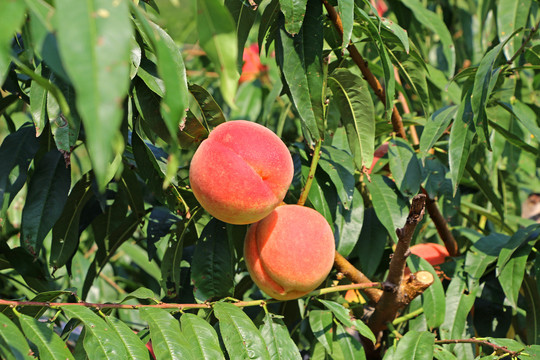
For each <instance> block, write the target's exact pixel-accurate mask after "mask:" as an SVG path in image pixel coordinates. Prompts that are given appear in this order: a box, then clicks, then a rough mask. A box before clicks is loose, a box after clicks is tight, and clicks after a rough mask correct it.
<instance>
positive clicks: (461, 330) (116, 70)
mask: <svg viewBox="0 0 540 360" xmlns="http://www.w3.org/2000/svg"><path fill="white" fill-rule="evenodd" d="M325 2H326V1H325ZM372 4H377V5H383V4H384V2H383V1H373V3H371V2H370V1H368V0H356V1H353V0H338V1H333V2H331V3H330V4H328V3H326V4H323V2H320V1H319V0H303V1H291V0H264V1H260V0H255V1H247V0H246V1H243V0H225V3H224V4H223V2H222V1H220V0H192V1H172V0H171V1H170V2H168V1H165V0H163V1H157V4H156V3H155V2H154V1H153V0H148V1H145V2H139V1H135V0H134V1H130V0H115V1H108V0H86V1H69V0H55V1H51V0H24V1H23V0H2V1H0V84H2V86H1V88H0V95H1V96H0V200H1V202H0V205H1V206H0V299H3V300H16V301H25V300H31V301H34V302H42V303H43V304H42V306H22V305H24V304H19V305H20V306H11V307H10V306H8V305H0V323H1V326H0V358H2V359H4V358H5V359H26V358H32V357H34V356H38V357H39V358H40V359H66V358H75V359H86V358H88V359H102V358H113V359H127V358H134V359H144V358H148V357H149V356H150V354H149V352H148V350H147V348H146V347H145V344H146V343H147V342H148V340H149V339H151V340H152V345H153V351H154V353H155V356H156V357H157V358H158V359H190V358H192V359H220V358H230V359H237V358H239V359H244V358H261V359H300V358H302V356H309V357H310V358H313V359H326V358H328V359H330V358H331V359H362V358H365V356H366V355H365V351H364V347H366V343H367V342H370V341H371V340H369V339H372V340H375V338H374V336H373V334H372V332H371V330H370V329H369V328H368V326H366V324H365V323H364V322H363V321H362V320H360V319H361V317H362V315H363V311H364V308H365V304H363V303H362V302H355V301H351V300H350V299H349V300H346V299H345V298H344V295H345V293H344V292H331V293H328V294H325V295H320V296H308V297H304V298H301V299H299V300H292V301H287V302H270V303H268V304H265V306H249V305H261V302H252V303H249V301H254V300H260V299H266V297H265V295H264V294H263V293H262V292H260V290H258V289H257V287H256V286H254V284H253V282H252V281H251V279H250V277H249V274H248V273H247V271H246V267H245V263H244V261H243V258H242V256H243V255H242V246H243V239H244V234H245V232H246V229H247V226H239V225H234V226H233V225H229V224H224V223H221V222H219V221H217V220H215V219H212V218H211V217H210V216H209V215H208V214H207V213H205V211H204V209H202V208H201V207H200V206H199V204H198V203H197V201H196V199H195V198H194V196H193V194H192V192H191V190H190V188H189V181H188V171H189V163H190V159H191V156H192V155H193V153H194V151H195V149H196V148H197V145H198V144H199V143H200V142H201V141H203V140H204V138H205V137H206V136H207V135H208V133H209V132H210V131H211V130H212V129H213V128H214V127H215V126H217V125H219V124H220V123H222V122H224V121H228V120H235V119H246V120H250V121H255V122H258V123H261V124H263V125H265V126H267V127H268V128H270V129H272V130H273V131H274V132H276V133H277V134H278V136H280V137H281V138H282V139H283V141H284V142H285V143H286V144H287V146H289V149H290V150H291V154H292V156H293V160H294V164H295V176H294V179H293V183H292V185H291V188H290V191H289V193H288V194H287V197H286V198H285V202H286V203H296V202H297V200H298V198H299V197H300V196H301V192H302V188H303V186H304V184H305V183H306V180H307V178H308V173H309V170H310V166H311V164H312V155H313V154H312V152H313V149H314V146H315V144H316V143H318V142H319V141H322V147H321V158H320V160H319V161H318V166H317V170H316V172H315V177H314V180H313V183H312V185H311V189H310V191H309V193H308V197H307V202H306V206H309V207H312V208H314V209H316V210H317V211H319V212H320V213H321V214H322V215H323V216H324V217H325V218H326V219H327V220H328V222H329V223H330V224H331V225H332V227H333V229H334V234H335V240H336V249H337V250H338V251H339V253H341V254H342V255H343V256H345V257H347V258H348V259H349V261H350V262H351V263H353V264H354V265H355V266H356V267H357V268H358V269H360V270H361V271H362V272H363V273H364V274H365V275H367V276H368V277H369V278H370V279H371V280H372V281H384V279H385V275H386V272H387V270H388V263H389V259H390V256H391V254H392V249H393V247H392V246H393V244H394V243H395V241H397V236H396V232H395V230H396V229H397V228H400V227H402V226H403V225H404V222H405V219H406V216H407V214H408V206H409V203H410V200H411V198H412V197H413V196H414V195H416V194H418V193H420V192H422V191H425V193H426V194H428V196H429V197H430V198H432V199H436V205H437V206H438V208H439V209H440V211H441V213H442V214H443V217H444V220H445V221H446V225H447V226H448V228H449V229H450V230H451V232H452V234H453V236H454V237H455V239H456V242H457V246H458V248H459V254H458V255H457V256H455V257H452V258H451V259H449V260H448V261H447V262H445V263H444V264H442V265H441V266H440V269H438V270H439V272H444V276H442V278H441V280H439V277H436V279H435V283H434V284H433V285H432V286H431V287H429V288H428V289H427V290H426V291H425V292H424V293H423V295H422V296H421V297H418V298H416V299H415V300H414V301H412V303H411V304H410V305H409V306H408V307H407V308H406V309H404V311H403V312H402V313H401V314H400V315H401V316H404V317H401V318H399V319H398V320H397V321H395V322H394V325H390V327H391V330H393V331H386V332H385V333H384V336H383V337H382V338H381V341H380V345H381V348H380V350H382V351H381V356H384V358H385V359H398V358H399V359H412V358H416V359H424V358H425V359H431V358H432V357H436V358H437V359H456V358H457V359H473V358H475V357H478V358H483V359H484V358H486V359H497V358H499V357H500V356H501V355H504V354H503V353H501V352H500V351H499V352H494V351H493V348H492V347H489V346H480V345H478V344H471V343H463V342H462V343H459V344H442V342H441V341H440V340H448V339H470V338H472V337H480V338H484V340H485V341H488V342H490V343H492V344H495V345H499V346H506V347H508V349H509V350H511V351H516V352H519V354H520V355H519V357H520V358H523V359H529V358H531V359H533V358H539V357H540V292H539V289H540V274H539V273H540V254H539V252H538V250H539V249H540V247H539V243H538V239H539V238H540V224H537V223H536V222H535V221H534V220H531V219H528V218H527V217H530V216H529V215H534V213H533V214H529V215H527V216H522V215H525V214H524V213H522V212H523V211H525V210H522V204H525V205H527V204H529V205H531V206H532V205H533V204H532V200H530V201H529V203H527V197H528V196H529V194H531V193H537V192H540V178H539V175H540V174H539V170H538V169H539V166H538V165H539V152H540V148H539V142H540V126H539V121H538V117H539V114H540V98H539V94H538V91H537V89H538V87H539V84H540V72H539V71H538V69H540V38H539V36H538V34H537V33H536V30H538V21H539V19H540V12H539V3H538V1H536V0H519V1H518V0H468V1H466V0H438V1H428V0H388V1H387V5H388V10H387V11H386V12H385V13H384V15H383V14H382V11H381V14H379V13H378V12H377V9H376V8H375V7H374V6H373V5H372ZM324 5H328V6H330V7H332V6H333V7H335V9H336V10H337V12H338V14H339V15H340V17H341V23H342V27H343V36H341V34H340V33H339V32H338V31H337V30H336V28H335V27H334V25H333V22H332V20H331V19H330V17H329V16H328V14H327V11H328V8H327V7H326V6H324ZM381 16H382V17H381ZM349 41H351V42H352V43H353V44H354V46H355V47H356V48H357V49H358V51H359V53H360V54H361V55H362V56H363V58H364V60H365V62H366V64H367V69H368V70H367V71H369V72H370V73H372V74H373V75H375V78H377V79H379V81H380V83H381V84H382V85H383V87H384V89H385V92H384V95H383V96H379V95H380V94H378V93H376V91H375V90H374V89H373V87H372V86H370V84H368V82H367V81H366V79H365V75H366V74H365V73H364V74H363V73H361V71H360V70H359V67H358V64H357V63H355V62H354V61H353V59H352V58H351V56H350V52H349V50H350V48H349V50H347V45H348V44H349ZM254 44H258V46H259V48H260V57H261V62H262V64H259V63H258V61H259V60H258V59H259V56H258V52H257V50H254V49H255V47H254V46H253V45H254ZM243 59H246V61H245V63H246V65H245V66H244V61H243ZM248 64H250V66H251V69H249V68H248V66H247V65H248ZM254 69H255V70H254ZM240 75H242V78H241V77H240ZM239 80H240V81H239ZM379 97H382V99H380V98H379ZM381 100H382V101H381ZM394 105H395V106H396V109H397V112H398V113H399V114H401V115H402V122H403V124H404V126H405V131H406V133H407V137H408V139H403V138H400V137H399V136H397V135H396V133H395V132H394V131H396V129H395V128H394V127H393V126H392V123H391V121H390V120H391V117H392V107H393V106H394ZM415 134H418V137H416V136H415ZM384 144H387V145H388V151H387V152H385V151H379V152H378V153H376V152H375V150H376V149H381V150H384V149H385V145H384ZM374 159H376V160H378V161H377V162H376V163H375V164H374V165H372V163H373V160H374ZM223 186H227V184H223ZM533 200H534V199H533ZM538 201H540V199H539V200H538ZM537 211H538V210H537ZM301 225H302V224H299V226H301ZM422 242H435V243H442V240H441V238H440V236H439V233H438V231H437V229H436V227H435V224H434V222H433V219H432V218H431V217H430V216H429V215H428V214H427V213H426V215H425V216H424V219H423V220H422V222H421V223H420V224H419V226H418V227H417V229H416V232H415V235H414V238H413V243H422ZM408 266H409V267H410V268H411V269H413V270H415V269H426V270H428V271H431V272H434V269H433V267H432V266H431V265H429V264H428V263H427V262H426V261H420V260H419V258H418V257H415V256H411V257H410V258H409V259H408ZM338 279H339V277H338V276H337V271H336V270H334V271H333V272H331V273H330V275H329V277H328V279H327V281H326V283H325V284H323V285H322V287H330V286H332V285H335V284H338V282H339V283H340V284H347V283H349V281H348V280H347V279H342V280H338ZM234 299H237V300H241V301H246V302H248V303H246V306H245V307H238V306H234V305H232V304H233V303H234V302H235V300H234ZM221 300H223V301H221ZM78 301H85V302H89V303H96V304H98V305H97V306H89V307H85V306H78V305H58V306H57V305H53V306H51V305H50V304H48V303H50V302H62V303H76V302H78ZM105 303H115V304H116V303H121V304H123V305H130V306H131V305H133V308H128V306H125V308H120V307H121V306H119V307H118V309H114V308H112V307H107V306H103V307H100V306H99V304H105ZM167 303H175V304H191V305H190V306H188V307H187V308H186V309H184V310H183V311H182V312H180V311H178V307H177V308H176V309H174V308H172V309H171V308H169V309H167V307H166V306H165V305H166V304H167ZM148 304H161V305H163V306H161V305H160V306H158V307H144V308H140V309H137V305H148ZM96 307H97V309H96ZM160 307H161V308H160ZM349 310H350V311H349ZM410 313H413V314H414V315H416V316H412V315H411V316H410V317H407V316H406V315H407V314H410ZM351 316H352V317H351ZM133 330H135V332H134V331H133ZM358 333H360V334H361V335H362V336H363V337H362V341H363V344H362V343H361V342H360V341H359V339H360V337H359V336H358ZM66 344H67V348H66ZM68 349H69V350H68ZM506 355H508V354H506Z"/></svg>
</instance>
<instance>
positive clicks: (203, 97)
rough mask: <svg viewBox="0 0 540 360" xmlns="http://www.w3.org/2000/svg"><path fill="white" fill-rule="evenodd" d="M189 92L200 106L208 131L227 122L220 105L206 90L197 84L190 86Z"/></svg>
mask: <svg viewBox="0 0 540 360" xmlns="http://www.w3.org/2000/svg"><path fill="white" fill-rule="evenodd" d="M189 92H190V93H191V95H193V97H194V98H195V100H196V101H197V105H199V109H200V110H201V114H202V116H203V119H204V122H205V123H206V128H207V129H208V131H211V130H212V129H213V128H215V127H216V126H218V125H219V124H221V123H224V122H225V121H226V119H225V116H224V115H223V111H222V110H221V108H220V107H219V105H218V103H217V102H216V100H214V98H213V97H212V95H210V93H209V92H208V91H206V89H205V88H203V87H202V86H199V85H196V84H190V85H189Z"/></svg>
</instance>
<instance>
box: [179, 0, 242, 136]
mask: <svg viewBox="0 0 540 360" xmlns="http://www.w3.org/2000/svg"><path fill="white" fill-rule="evenodd" d="M235 1H236V0H235ZM239 2H240V1H239ZM189 92H190V93H191V95H193V97H194V98H195V100H196V101H197V104H198V105H199V109H200V110H201V114H202V116H203V119H204V122H205V123H206V128H207V129H208V131H209V132H210V131H211V130H212V129H213V128H214V127H216V126H218V125H219V124H221V123H224V122H225V121H226V119H225V116H224V115H223V111H222V110H221V108H220V107H219V105H218V103H217V102H216V100H214V98H213V97H212V95H210V93H209V92H208V91H206V89H205V88H203V87H202V86H199V85H196V84H190V85H189Z"/></svg>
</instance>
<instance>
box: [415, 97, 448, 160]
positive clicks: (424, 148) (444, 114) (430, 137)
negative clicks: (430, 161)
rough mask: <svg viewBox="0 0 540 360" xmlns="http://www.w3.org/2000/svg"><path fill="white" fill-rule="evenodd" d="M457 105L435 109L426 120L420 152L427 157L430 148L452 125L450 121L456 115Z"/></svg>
mask: <svg viewBox="0 0 540 360" xmlns="http://www.w3.org/2000/svg"><path fill="white" fill-rule="evenodd" d="M456 111H457V106H456V105H452V106H446V107H443V108H442V109H439V110H437V111H435V112H434V113H433V114H431V116H430V117H429V119H428V120H427V122H426V126H424V130H423V131H422V137H421V138H420V154H421V155H422V156H423V157H424V158H425V157H426V156H428V154H429V153H428V152H429V150H431V148H432V147H433V146H434V145H435V143H436V142H437V141H438V140H439V139H440V137H441V136H442V134H443V133H444V131H445V130H446V129H447V128H448V125H450V121H452V119H453V118H454V116H455V115H456Z"/></svg>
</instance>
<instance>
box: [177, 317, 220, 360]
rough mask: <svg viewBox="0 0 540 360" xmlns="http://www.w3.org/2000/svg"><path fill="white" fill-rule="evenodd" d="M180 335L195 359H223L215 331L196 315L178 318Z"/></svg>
mask: <svg viewBox="0 0 540 360" xmlns="http://www.w3.org/2000/svg"><path fill="white" fill-rule="evenodd" d="M180 323H181V324H182V334H184V336H185V338H186V342H187V343H188V344H189V347H190V349H191V353H192V354H193V357H194V358H195V359H205V360H214V359H216V360H218V359H225V357H224V356H223V353H222V352H221V348H220V346H219V339H218V335H217V333H216V330H215V329H214V328H213V327H212V326H211V325H210V324H209V323H208V322H206V321H204V320H203V319H201V318H200V317H198V316H197V315H193V314H189V313H186V314H184V315H182V316H181V317H180Z"/></svg>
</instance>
